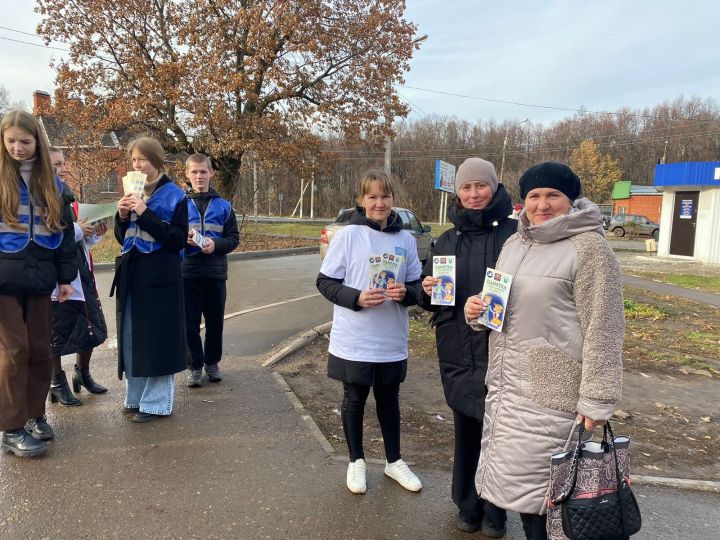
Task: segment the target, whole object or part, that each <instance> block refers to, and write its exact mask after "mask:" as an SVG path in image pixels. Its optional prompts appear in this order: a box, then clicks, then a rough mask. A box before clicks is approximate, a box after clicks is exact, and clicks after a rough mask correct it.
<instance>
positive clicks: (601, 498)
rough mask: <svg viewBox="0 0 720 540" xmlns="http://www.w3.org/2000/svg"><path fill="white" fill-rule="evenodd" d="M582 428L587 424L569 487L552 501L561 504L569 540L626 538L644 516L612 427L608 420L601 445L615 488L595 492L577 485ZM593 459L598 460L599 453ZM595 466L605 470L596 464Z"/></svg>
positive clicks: (575, 456) (581, 458)
mask: <svg viewBox="0 0 720 540" xmlns="http://www.w3.org/2000/svg"><path fill="white" fill-rule="evenodd" d="M583 432H584V426H581V427H580V435H579V437H578V444H577V447H576V448H575V452H574V455H573V458H572V467H571V470H570V476H571V477H572V482H571V484H570V487H569V488H568V489H567V490H564V491H563V493H562V494H561V495H560V496H559V497H558V498H557V499H554V500H553V501H552V502H553V504H554V505H560V506H561V512H562V514H561V515H562V529H563V532H564V533H565V536H567V537H568V538H570V540H625V539H627V538H629V537H630V536H631V535H633V534H635V533H637V532H638V531H639V530H640V527H641V525H642V520H641V518H640V508H639V507H638V504H637V501H636V499H635V495H634V494H633V492H632V490H631V489H630V486H629V485H628V483H627V481H626V479H625V478H624V477H623V475H622V474H621V472H620V466H619V464H618V456H617V451H616V448H615V442H616V441H615V436H614V435H613V432H612V428H611V427H610V423H609V422H608V423H607V424H606V425H605V427H604V429H603V439H602V442H601V443H600V445H601V448H602V452H603V453H604V456H603V459H602V461H604V462H605V463H607V465H608V466H609V469H610V471H608V470H607V469H605V472H609V474H613V475H614V476H615V482H614V484H615V486H616V489H613V490H612V491H611V490H605V492H604V493H600V494H594V495H595V496H587V494H583V493H577V492H576V489H575V487H576V484H577V480H578V469H579V468H581V467H580V461H581V460H583V459H584V458H583V447H584V443H583ZM608 434H609V435H610V437H609V438H608ZM593 459H596V460H597V457H596V456H595V457H594V458H593ZM592 470H593V471H599V472H602V471H603V469H602V468H600V469H598V468H597V467H595V468H592Z"/></svg>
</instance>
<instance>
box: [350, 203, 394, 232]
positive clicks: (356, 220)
mask: <svg viewBox="0 0 720 540" xmlns="http://www.w3.org/2000/svg"><path fill="white" fill-rule="evenodd" d="M350 225H367V226H368V227H370V228H371V229H375V230H376V231H380V232H388V233H394V232H398V231H400V230H401V229H402V221H401V220H400V216H398V215H397V212H395V210H390V215H389V216H388V222H387V226H386V227H385V228H384V229H381V228H380V225H378V224H377V223H375V222H374V221H373V220H372V219H368V218H367V217H366V216H365V209H364V208H363V207H362V206H356V207H355V212H353V215H352V216H351V217H350Z"/></svg>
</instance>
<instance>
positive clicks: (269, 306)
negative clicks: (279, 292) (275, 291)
mask: <svg viewBox="0 0 720 540" xmlns="http://www.w3.org/2000/svg"><path fill="white" fill-rule="evenodd" d="M317 296H321V295H320V293H315V294H308V295H307V296H299V297H298V298H291V299H290V300H283V301H282V302H275V303H273V304H267V305H265V306H257V307H252V308H248V309H243V310H242V311H236V312H234V313H228V314H227V315H225V320H228V319H232V318H233V317H239V316H240V315H245V314H246V313H252V312H253V311H260V310H263V309H268V308H272V307H277V306H283V305H285V304H290V303H291V302H300V301H301V300H307V299H308V298H315V297H317Z"/></svg>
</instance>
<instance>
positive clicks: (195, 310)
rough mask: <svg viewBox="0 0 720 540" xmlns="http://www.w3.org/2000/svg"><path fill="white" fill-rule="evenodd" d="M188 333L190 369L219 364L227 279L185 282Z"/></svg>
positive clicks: (184, 280) (186, 327) (187, 280)
mask: <svg viewBox="0 0 720 540" xmlns="http://www.w3.org/2000/svg"><path fill="white" fill-rule="evenodd" d="M183 289H184V291H185V332H186V335H187V344H188V349H189V351H190V355H189V357H188V368H190V369H201V368H202V367H203V364H205V365H209V364H217V363H218V362H219V361H220V358H221V357H222V335H223V323H224V318H223V317H224V315H225V299H226V297H227V290H226V282H225V280H223V279H183ZM201 317H205V347H204V349H203V343H202V338H201V337H200V318H201Z"/></svg>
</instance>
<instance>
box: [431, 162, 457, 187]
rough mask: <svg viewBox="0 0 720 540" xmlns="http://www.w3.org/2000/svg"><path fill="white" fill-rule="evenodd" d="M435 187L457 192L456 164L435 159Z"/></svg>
mask: <svg viewBox="0 0 720 540" xmlns="http://www.w3.org/2000/svg"><path fill="white" fill-rule="evenodd" d="M435 189H439V190H440V191H447V192H449V193H455V165H451V164H450V163H446V162H444V161H441V160H439V159H438V160H437V161H435Z"/></svg>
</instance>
